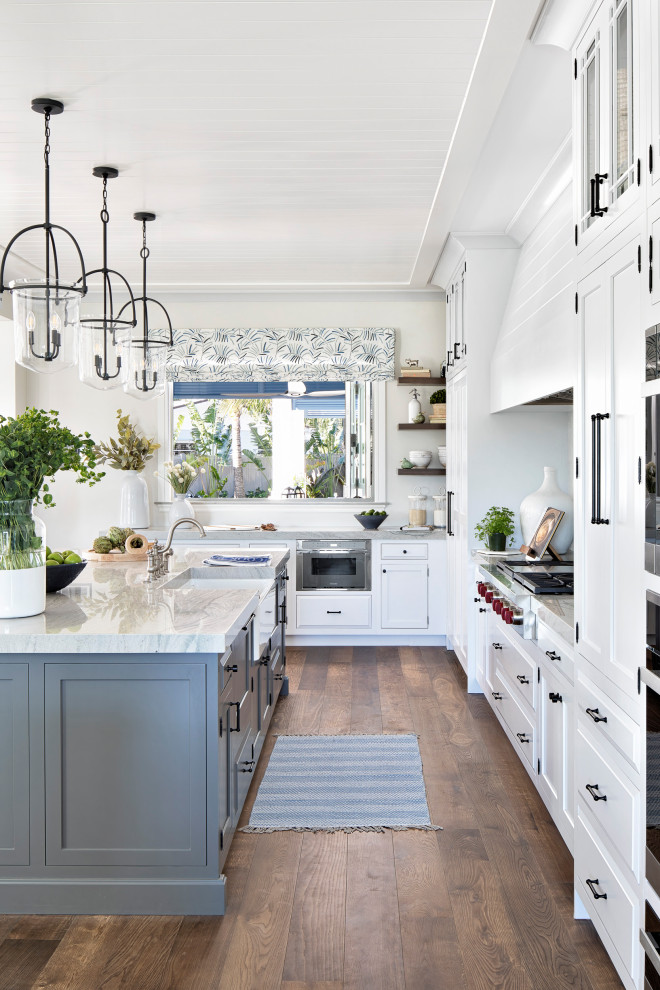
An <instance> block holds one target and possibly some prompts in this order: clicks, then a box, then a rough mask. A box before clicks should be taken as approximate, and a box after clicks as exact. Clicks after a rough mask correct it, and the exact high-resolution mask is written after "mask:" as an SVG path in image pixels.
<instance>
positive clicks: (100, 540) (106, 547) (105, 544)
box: [92, 536, 113, 553]
mask: <svg viewBox="0 0 660 990" xmlns="http://www.w3.org/2000/svg"><path fill="white" fill-rule="evenodd" d="M112 549H113V544H112V540H109V539H108V537H107V536H97V538H96V539H95V540H94V542H93V543H92V550H93V551H94V553H110V551H111V550H112Z"/></svg>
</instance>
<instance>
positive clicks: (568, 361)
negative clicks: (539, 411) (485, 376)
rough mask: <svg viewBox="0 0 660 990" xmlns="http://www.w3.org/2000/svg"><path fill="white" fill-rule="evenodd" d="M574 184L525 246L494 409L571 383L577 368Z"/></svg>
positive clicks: (497, 370) (496, 367)
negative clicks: (572, 189) (572, 192)
mask: <svg viewBox="0 0 660 990" xmlns="http://www.w3.org/2000/svg"><path fill="white" fill-rule="evenodd" d="M571 197H572V194H571V186H570V185H569V186H568V187H567V188H566V189H565V190H564V192H563V193H562V194H561V195H560V196H559V198H558V199H557V200H556V201H555V203H554V204H553V205H552V206H551V207H550V209H549V210H548V212H547V213H546V214H545V216H544V217H543V218H542V219H541V221H540V222H539V223H538V224H537V226H536V227H535V228H534V230H533V231H532V232H531V234H530V235H529V237H528V238H527V239H526V240H525V243H524V244H523V246H522V247H521V249H520V254H519V257H518V264H517V267H516V271H515V274H514V277H513V282H512V285H511V292H510V295H509V300H508V303H507V307H506V311H505V313H504V318H503V321H502V328H501V331H500V334H499V338H498V340H497V344H496V346H495V348H494V350H493V359H492V363H491V367H490V381H491V403H490V408H491V410H492V411H493V412H496V411H498V410H502V409H508V408H511V407H512V406H516V405H518V404H519V403H522V402H529V401H530V400H532V399H537V398H542V397H543V396H546V395H551V394H552V393H554V392H559V391H561V390H562V389H566V388H571V387H572V386H573V385H574V384H575V375H576V368H577V333H576V330H575V309H574V298H575V258H576V249H575V241H574V231H573V210H572V198H571Z"/></svg>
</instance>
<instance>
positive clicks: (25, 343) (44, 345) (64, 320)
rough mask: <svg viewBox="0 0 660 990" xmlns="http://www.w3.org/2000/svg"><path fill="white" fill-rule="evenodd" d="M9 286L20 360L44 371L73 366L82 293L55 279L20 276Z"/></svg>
mask: <svg viewBox="0 0 660 990" xmlns="http://www.w3.org/2000/svg"><path fill="white" fill-rule="evenodd" d="M9 288H10V289H11V294H12V303H13V309H14V347H15V357H16V361H17V363H18V364H20V365H22V366H23V367H24V368H29V369H30V370H31V371H38V372H40V373H41V374H52V373H53V372H57V371H61V370H62V369H63V368H71V367H73V365H75V363H76V361H77V359H78V324H79V313H80V293H79V292H78V291H77V290H76V289H74V288H73V287H72V286H68V285H65V286H60V285H59V283H57V282H55V281H53V280H52V279H51V280H50V282H45V281H43V282H38V281H34V280H32V279H18V280H16V281H15V282H10V283H9Z"/></svg>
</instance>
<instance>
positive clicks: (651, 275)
mask: <svg viewBox="0 0 660 990" xmlns="http://www.w3.org/2000/svg"><path fill="white" fill-rule="evenodd" d="M649 292H653V235H652V234H650V235H649Z"/></svg>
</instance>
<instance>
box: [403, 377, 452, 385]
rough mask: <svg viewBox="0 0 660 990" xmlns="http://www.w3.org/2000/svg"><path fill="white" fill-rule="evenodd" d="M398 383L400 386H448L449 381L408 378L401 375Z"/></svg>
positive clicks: (444, 379)
mask: <svg viewBox="0 0 660 990" xmlns="http://www.w3.org/2000/svg"><path fill="white" fill-rule="evenodd" d="M397 383H398V384H399V385H446V384H447V379H446V378H422V377H421V376H420V377H416V376H413V377H411V378H407V377H406V376H405V375H401V377H400V378H397Z"/></svg>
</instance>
